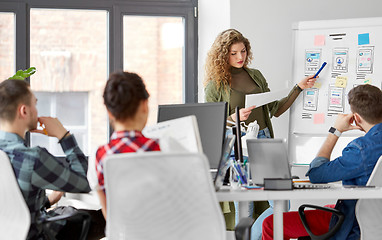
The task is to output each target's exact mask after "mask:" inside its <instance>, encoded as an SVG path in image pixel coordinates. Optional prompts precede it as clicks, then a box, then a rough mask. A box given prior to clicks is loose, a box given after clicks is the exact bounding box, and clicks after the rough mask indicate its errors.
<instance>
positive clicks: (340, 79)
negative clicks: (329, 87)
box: [335, 76, 348, 88]
mask: <svg viewBox="0 0 382 240" xmlns="http://www.w3.org/2000/svg"><path fill="white" fill-rule="evenodd" d="M347 84H348V77H344V76H337V78H336V83H335V86H336V87H341V88H346V85H347Z"/></svg>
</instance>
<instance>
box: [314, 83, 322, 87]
mask: <svg viewBox="0 0 382 240" xmlns="http://www.w3.org/2000/svg"><path fill="white" fill-rule="evenodd" d="M321 86H322V83H319V82H315V83H314V85H313V87H314V88H321Z"/></svg>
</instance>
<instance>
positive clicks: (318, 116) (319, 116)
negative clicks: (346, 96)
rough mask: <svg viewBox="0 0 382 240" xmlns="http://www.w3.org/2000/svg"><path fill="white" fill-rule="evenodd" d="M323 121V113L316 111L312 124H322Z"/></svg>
mask: <svg viewBox="0 0 382 240" xmlns="http://www.w3.org/2000/svg"><path fill="white" fill-rule="evenodd" d="M324 123H325V114H323V113H316V114H314V115H313V124H324Z"/></svg>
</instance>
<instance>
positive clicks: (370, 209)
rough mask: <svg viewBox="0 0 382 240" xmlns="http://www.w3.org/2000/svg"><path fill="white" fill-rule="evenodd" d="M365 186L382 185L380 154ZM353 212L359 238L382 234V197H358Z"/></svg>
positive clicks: (370, 237) (366, 239) (381, 159)
mask: <svg viewBox="0 0 382 240" xmlns="http://www.w3.org/2000/svg"><path fill="white" fill-rule="evenodd" d="M366 186H376V187H382V156H381V157H380V158H379V159H378V162H377V164H376V165H375V167H374V170H373V172H372V173H371V176H370V178H369V181H368V182H367V184H366ZM355 213H356V216H357V220H358V224H359V227H360V229H361V240H368V239H380V238H381V236H382V228H381V220H382V199H360V200H358V202H357V205H356V208H355Z"/></svg>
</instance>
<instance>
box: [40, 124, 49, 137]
mask: <svg viewBox="0 0 382 240" xmlns="http://www.w3.org/2000/svg"><path fill="white" fill-rule="evenodd" d="M40 127H42V131H43V132H44V134H45V135H48V131H46V129H45V128H44V127H43V126H42V123H40Z"/></svg>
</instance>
